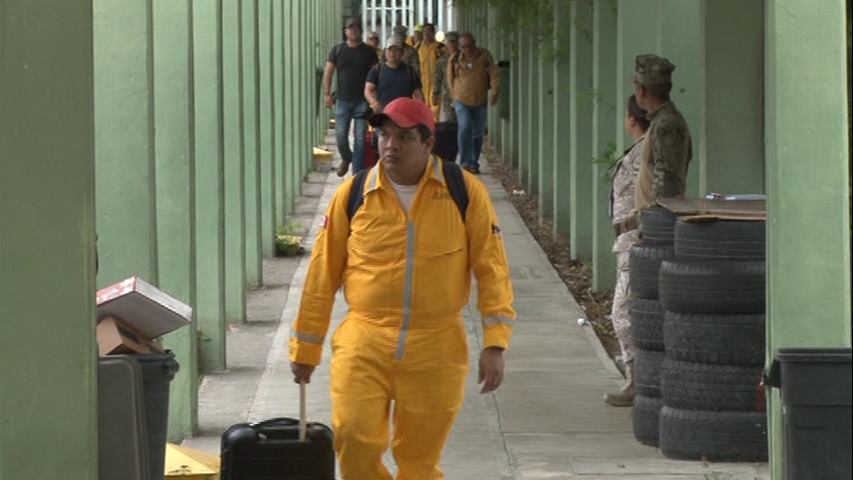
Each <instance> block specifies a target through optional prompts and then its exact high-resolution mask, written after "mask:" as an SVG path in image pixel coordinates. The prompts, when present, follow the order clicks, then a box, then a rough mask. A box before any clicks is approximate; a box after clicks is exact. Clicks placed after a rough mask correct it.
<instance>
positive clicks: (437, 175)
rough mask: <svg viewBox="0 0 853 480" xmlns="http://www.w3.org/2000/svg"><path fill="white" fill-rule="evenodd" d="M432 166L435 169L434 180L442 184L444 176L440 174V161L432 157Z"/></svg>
mask: <svg viewBox="0 0 853 480" xmlns="http://www.w3.org/2000/svg"><path fill="white" fill-rule="evenodd" d="M432 165H433V167H434V168H435V178H437V179H438V181H439V182H441V183H444V175H443V174H442V173H441V160H439V159H438V157H432Z"/></svg>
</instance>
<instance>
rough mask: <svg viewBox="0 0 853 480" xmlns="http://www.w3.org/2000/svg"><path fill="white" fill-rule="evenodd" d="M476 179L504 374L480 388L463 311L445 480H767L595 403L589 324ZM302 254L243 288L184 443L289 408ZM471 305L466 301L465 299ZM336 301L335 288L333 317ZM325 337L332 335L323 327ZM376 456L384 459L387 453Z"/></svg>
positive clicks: (320, 377) (308, 212) (318, 201)
mask: <svg viewBox="0 0 853 480" xmlns="http://www.w3.org/2000/svg"><path fill="white" fill-rule="evenodd" d="M483 172H484V173H483V175H482V176H481V177H480V178H481V179H482V181H483V182H484V183H485V184H486V186H487V187H488V189H489V192H490V194H491V195H492V199H493V201H494V204H495V209H496V211H497V214H498V217H499V218H500V221H501V228H502V231H503V234H504V238H505V241H506V246H507V251H508V252H509V260H510V266H511V268H512V276H513V284H514V288H515V297H516V301H515V307H516V309H517V311H518V313H519V320H518V322H516V329H515V333H514V335H513V338H512V344H511V348H510V350H509V351H507V353H506V358H507V378H506V380H505V383H504V385H503V386H502V387H501V389H500V390H499V391H498V392H496V393H495V394H488V395H480V394H479V393H478V387H477V385H476V372H477V369H476V360H477V355H478V353H479V352H478V348H477V347H478V346H479V345H480V343H481V335H482V332H481V330H480V327H479V325H480V319H479V314H478V313H477V312H476V310H475V309H474V308H472V307H469V308H468V309H467V310H466V312H465V318H466V325H467V329H468V337H469V342H470V345H471V365H472V368H471V376H470V378H469V382H468V388H467V397H466V401H465V404H464V406H463V408H462V411H461V412H460V415H459V419H458V421H457V424H456V426H455V428H454V431H453V434H452V438H451V440H450V443H449V445H448V446H447V449H446V450H445V455H444V459H443V462H442V467H443V469H444V471H445V474H446V478H448V479H449V480H457V479H465V480H508V479H519V480H521V479H524V480H528V479H529V480H532V479H574V478H578V479H584V480H603V479H621V478H626V479H635V480H651V479H673V480H674V479H732V480H735V479H737V480H747V479H749V480H752V479H764V478H769V474H768V473H767V471H768V470H767V465H766V464H705V463H702V462H680V461H670V460H667V459H665V458H664V457H663V456H662V455H661V453H660V452H659V451H658V450H657V449H655V448H651V447H647V446H643V445H641V444H639V443H638V442H637V441H635V440H634V437H633V434H632V431H631V428H632V427H631V417H630V415H631V410H630V409H618V408H612V407H608V406H606V405H604V404H603V403H602V402H601V397H602V395H603V394H604V393H605V392H607V391H610V390H613V389H614V388H615V387H617V386H618V385H619V383H620V380H621V377H620V376H619V373H618V372H617V371H616V369H615V367H614V366H613V364H612V362H610V360H609V359H608V358H607V356H606V354H605V353H604V351H603V349H602V348H601V346H600V344H599V342H598V340H597V338H596V337H595V334H594V333H593V331H592V328H591V327H589V326H578V325H577V319H578V318H582V317H583V316H584V315H583V312H582V310H581V308H580V307H579V306H578V304H577V302H575V300H574V298H572V296H571V294H570V293H569V292H568V290H567V288H566V286H565V285H564V284H563V282H562V281H560V279H559V277H558V276H557V273H556V272H555V271H554V269H553V268H552V267H551V265H550V263H549V262H548V259H547V257H546V256H545V254H544V252H543V251H542V250H541V249H540V248H539V245H538V244H537V243H536V241H535V240H534V239H533V237H532V236H531V234H530V232H529V231H528V230H527V228H526V227H525V225H524V222H523V220H522V219H521V217H520V216H519V215H518V213H517V212H516V210H515V208H514V207H513V205H512V203H511V202H510V200H509V198H508V197H507V195H506V193H505V192H504V190H503V189H502V188H501V186H500V184H499V182H498V181H497V180H496V179H494V178H493V177H492V176H491V175H490V174H489V168H488V165H487V164H484V165H483ZM340 182H341V181H340V179H338V178H337V177H336V176H335V175H334V173H331V174H322V173H314V174H312V175H311V176H310V178H309V182H308V183H307V184H306V196H305V197H304V198H303V199H302V200H300V204H299V207H298V208H297V216H298V217H299V218H302V219H303V220H304V221H305V222H306V225H310V227H311V231H310V234H309V247H310V243H311V242H313V238H314V236H315V235H316V231H317V226H318V224H319V222H320V220H321V219H322V215H323V212H324V210H325V208H326V205H328V202H329V200H330V199H331V195H332V193H333V192H334V190H335V188H336V187H337V186H338V185H339V184H340ZM307 268H308V257H305V258H302V259H299V260H295V259H273V260H268V261H266V262H265V269H266V273H267V275H268V276H267V277H265V278H267V279H270V281H268V282H267V283H268V286H267V288H265V289H263V290H259V291H255V292H252V293H251V294H250V304H249V317H250V318H249V322H248V323H247V324H244V325H239V326H234V327H232V329H231V332H230V333H229V338H228V355H229V370H228V371H227V372H222V373H219V374H214V375H208V376H206V377H205V379H204V382H203V384H202V387H201V391H200V410H199V412H200V413H199V415H200V423H201V432H200V434H199V436H198V437H196V438H191V439H187V440H186V441H185V445H189V446H191V447H194V448H199V449H202V450H206V451H209V452H212V453H218V451H219V434H220V433H221V432H222V431H223V430H224V429H225V428H226V427H227V426H228V425H230V424H232V423H236V422H240V421H245V420H246V419H250V420H259V419H264V418H269V417H274V416H296V413H297V412H298V404H297V399H298V395H297V387H296V385H294V384H293V383H292V380H291V376H290V374H289V366H288V362H287V338H288V336H289V332H290V329H291V324H292V322H293V320H294V316H295V312H296V308H297V306H298V300H299V298H300V295H301V292H302V289H301V285H302V282H303V280H304V277H305V274H306V273H307ZM471 305H472V306H473V305H476V303H475V301H473V300H472V303H471ZM345 308H346V305H345V303H344V301H343V299H342V298H338V301H337V303H336V306H335V310H334V314H333V326H332V328H335V326H336V325H337V324H338V323H339V322H340V321H341V320H342V318H343V316H344V314H345ZM330 336H331V335H330ZM329 350H330V349H329V348H326V349H325V357H324V359H323V365H322V366H321V367H320V368H319V369H318V370H317V372H316V373H315V376H314V379H313V382H312V384H311V386H310V387H309V393H308V398H309V404H310V406H309V417H310V418H311V419H313V420H318V421H322V422H325V423H330V417H331V411H330V403H331V402H330V399H329V392H328V379H329V377H328V375H329V370H328V365H329V353H330V352H329ZM387 461H388V463H389V465H390V466H391V468H392V469H393V460H392V459H391V458H390V455H389V456H387Z"/></svg>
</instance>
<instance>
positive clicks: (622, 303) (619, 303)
mask: <svg viewBox="0 0 853 480" xmlns="http://www.w3.org/2000/svg"><path fill="white" fill-rule="evenodd" d="M636 235H637V234H636V230H634V231H631V232H627V233H624V234H622V235H620V236H619V238H618V239H617V240H616V244H615V245H614V248H613V250H614V251H615V252H616V289H615V290H614V291H613V309H612V310H611V311H610V320H611V321H612V322H613V330H614V331H615V332H616V338H617V339H619V346H620V347H621V348H622V361H623V362H626V363H627V362H630V361H631V360H633V359H634V339H633V337H632V336H631V287H630V285H629V283H628V265H629V262H630V258H631V257H630V255H631V254H630V252H631V250H630V245H631V244H633V243H634V241H636ZM626 246H627V247H628V248H625V247H626Z"/></svg>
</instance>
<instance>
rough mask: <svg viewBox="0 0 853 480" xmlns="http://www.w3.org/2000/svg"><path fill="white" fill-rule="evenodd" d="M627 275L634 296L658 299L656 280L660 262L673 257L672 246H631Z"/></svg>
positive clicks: (657, 279)
mask: <svg viewBox="0 0 853 480" xmlns="http://www.w3.org/2000/svg"><path fill="white" fill-rule="evenodd" d="M630 255H631V256H630V263H629V264H628V275H629V279H630V283H631V294H632V295H633V296H634V298H646V299H649V300H657V299H658V282H659V276H658V273H659V272H660V265H661V262H663V261H664V260H673V259H675V249H674V248H673V247H649V246H647V245H634V246H633V247H631V253H630Z"/></svg>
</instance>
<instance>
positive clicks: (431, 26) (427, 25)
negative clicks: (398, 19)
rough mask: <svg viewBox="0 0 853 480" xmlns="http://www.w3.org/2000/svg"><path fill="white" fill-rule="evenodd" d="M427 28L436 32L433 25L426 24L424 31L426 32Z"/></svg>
mask: <svg viewBox="0 0 853 480" xmlns="http://www.w3.org/2000/svg"><path fill="white" fill-rule="evenodd" d="M427 28H431V29H432V31H433V32H434V31H435V25H433V24H431V23H425V24H424V30H426V29H427Z"/></svg>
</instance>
